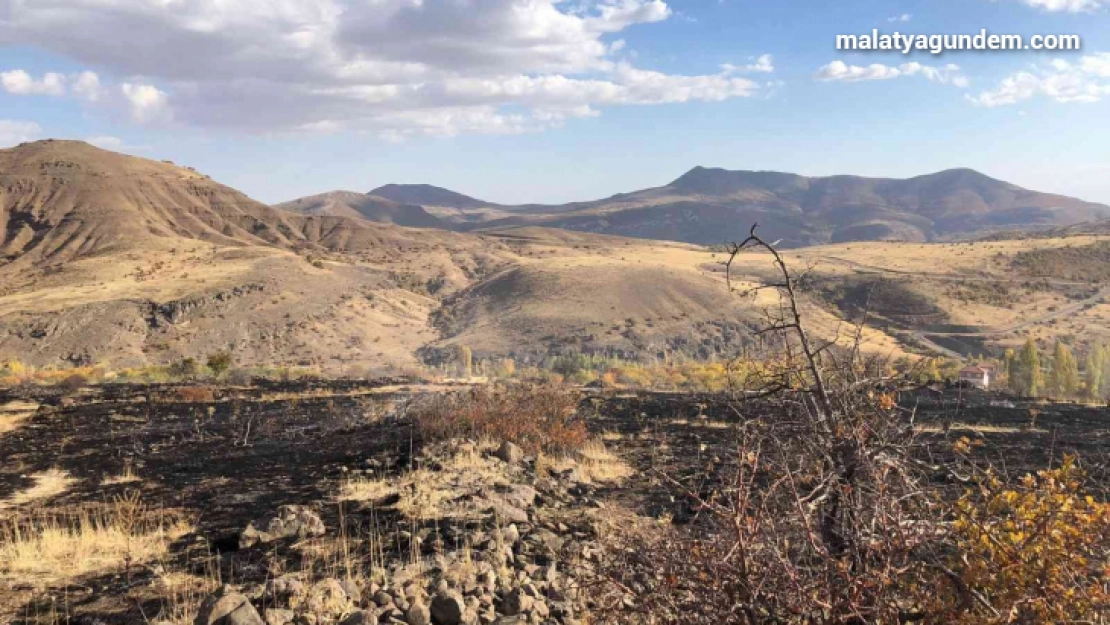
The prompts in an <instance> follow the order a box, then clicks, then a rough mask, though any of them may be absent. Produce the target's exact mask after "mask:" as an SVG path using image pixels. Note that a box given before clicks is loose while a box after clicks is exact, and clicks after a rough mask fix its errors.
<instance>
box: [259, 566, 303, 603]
mask: <svg viewBox="0 0 1110 625" xmlns="http://www.w3.org/2000/svg"><path fill="white" fill-rule="evenodd" d="M307 589H308V586H307V585H305V583H304V580H302V579H301V577H300V575H297V574H296V573H286V574H285V575H281V576H279V577H275V578H273V579H271V580H270V581H268V582H267V583H266V595H267V596H268V597H269V598H270V599H271V600H277V601H288V600H289V599H290V598H292V597H299V596H302V595H304V594H305V592H306V591H307Z"/></svg>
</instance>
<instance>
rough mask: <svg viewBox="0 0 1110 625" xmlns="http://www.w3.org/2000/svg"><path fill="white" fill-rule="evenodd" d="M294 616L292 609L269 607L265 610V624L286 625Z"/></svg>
mask: <svg viewBox="0 0 1110 625" xmlns="http://www.w3.org/2000/svg"><path fill="white" fill-rule="evenodd" d="M295 616H296V614H294V613H293V611H292V610H282V609H279V608H270V609H269V610H266V625H288V624H289V623H292V622H293V618H294V617H295Z"/></svg>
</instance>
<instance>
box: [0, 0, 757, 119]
mask: <svg viewBox="0 0 1110 625" xmlns="http://www.w3.org/2000/svg"><path fill="white" fill-rule="evenodd" d="M0 7H3V8H0V45H5V44H8V45H26V46H34V47H36V48H40V49H44V50H47V51H50V52H53V53H56V54H60V55H63V56H65V57H67V58H70V59H74V60H75V61H77V62H80V63H82V64H83V65H84V66H86V67H88V68H89V69H90V70H93V71H95V72H96V74H93V73H92V72H90V75H88V76H84V75H82V76H79V77H70V79H69V81H68V82H69V85H70V90H71V91H72V92H73V93H74V94H75V95H77V96H79V97H81V98H83V99H85V100H88V101H97V102H99V104H100V105H101V106H105V107H111V106H121V107H123V108H124V109H125V110H127V111H128V112H129V114H130V115H131V117H132V118H133V119H135V120H137V121H142V122H152V121H159V120H165V119H169V118H171V117H172V119H173V120H175V121H177V122H181V123H185V124H192V125H199V126H208V127H231V128H236V129H242V130H248V131H273V130H291V131H293V130H304V129H319V130H327V129H328V128H334V127H342V128H350V129H362V130H370V131H374V132H376V133H378V134H381V133H385V132H386V131H389V130H396V131H398V132H401V133H407V132H428V133H429V134H440V133H442V132H446V131H449V132H516V131H518V130H521V129H524V130H535V129H540V128H542V127H545V124H547V123H548V122H546V121H544V120H545V119H550V118H551V115H550V111H553V110H575V109H576V108H579V109H580V107H587V108H589V107H593V108H589V110H591V111H593V114H596V113H597V110H598V109H597V107H600V106H616V105H631V104H654V103H666V102H687V101H693V100H703V101H704V100H709V101H712V100H719V99H723V98H731V97H745V96H749V95H752V93H753V91H754V90H755V89H756V86H755V84H754V83H751V82H748V81H746V80H743V79H739V78H733V77H729V76H728V75H727V74H728V72H719V73H713V74H706V75H695V76H678V75H672V74H665V73H661V72H653V71H649V70H646V69H640V68H635V67H632V66H630V65H628V64H627V63H624V62H618V61H617V60H616V59H615V58H613V55H615V54H616V53H618V52H620V51H621V50H622V49H623V47H624V44H623V40H621V39H619V38H614V35H616V34H618V33H620V32H622V31H623V30H625V29H626V28H628V27H630V26H633V25H636V24H651V23H655V22H660V21H662V20H666V19H668V18H671V17H672V16H673V15H674V12H673V11H672V9H671V8H670V7H669V6H668V5H667V4H666V3H665V2H664V1H663V0H575V1H574V2H567V1H565V0H482V1H479V2H459V1H458V0H374V1H372V2H370V1H367V0H237V1H236V2H216V1H214V0H181V1H173V2H169V1H164V0H157V1H156V0H112V1H111V2H104V1H103V0H41V1H39V0H36V1H35V2H15V3H12V2H11V0H0ZM4 8H6V9H7V10H6V11H5V10H4ZM624 54H626V55H628V56H629V57H633V56H634V55H633V54H631V53H628V52H624ZM182 59H188V62H187V63H183V62H181V60H182ZM768 67H770V59H769V58H768V59H767V63H760V62H759V61H758V60H757V61H756V62H755V63H753V64H752V69H751V70H750V71H767V70H766V69H765V68H768ZM106 76H116V77H119V82H113V81H108V80H107V79H106V78H105V77H106ZM171 103H172V111H171V106H170V105H171ZM325 122H327V123H325Z"/></svg>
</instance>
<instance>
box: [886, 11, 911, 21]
mask: <svg viewBox="0 0 1110 625" xmlns="http://www.w3.org/2000/svg"><path fill="white" fill-rule="evenodd" d="M912 19H913V15H910V14H909V13H903V14H901V15H895V16H894V17H890V18H887V20H886V21H888V22H891V23H895V22H901V23H906V22H908V21H910V20H912Z"/></svg>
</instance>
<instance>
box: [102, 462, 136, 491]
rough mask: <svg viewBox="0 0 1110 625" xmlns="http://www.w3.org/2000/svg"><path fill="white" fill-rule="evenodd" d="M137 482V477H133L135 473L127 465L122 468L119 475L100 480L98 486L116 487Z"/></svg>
mask: <svg viewBox="0 0 1110 625" xmlns="http://www.w3.org/2000/svg"><path fill="white" fill-rule="evenodd" d="M138 481H140V478H139V476H138V475H135V471H134V470H133V469H132V468H131V465H130V464H129V465H127V466H125V467H123V472H122V473H120V474H119V475H110V476H108V477H106V478H104V479H103V480H101V482H100V485H101V486H116V485H118V484H131V483H133V482H138Z"/></svg>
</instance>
